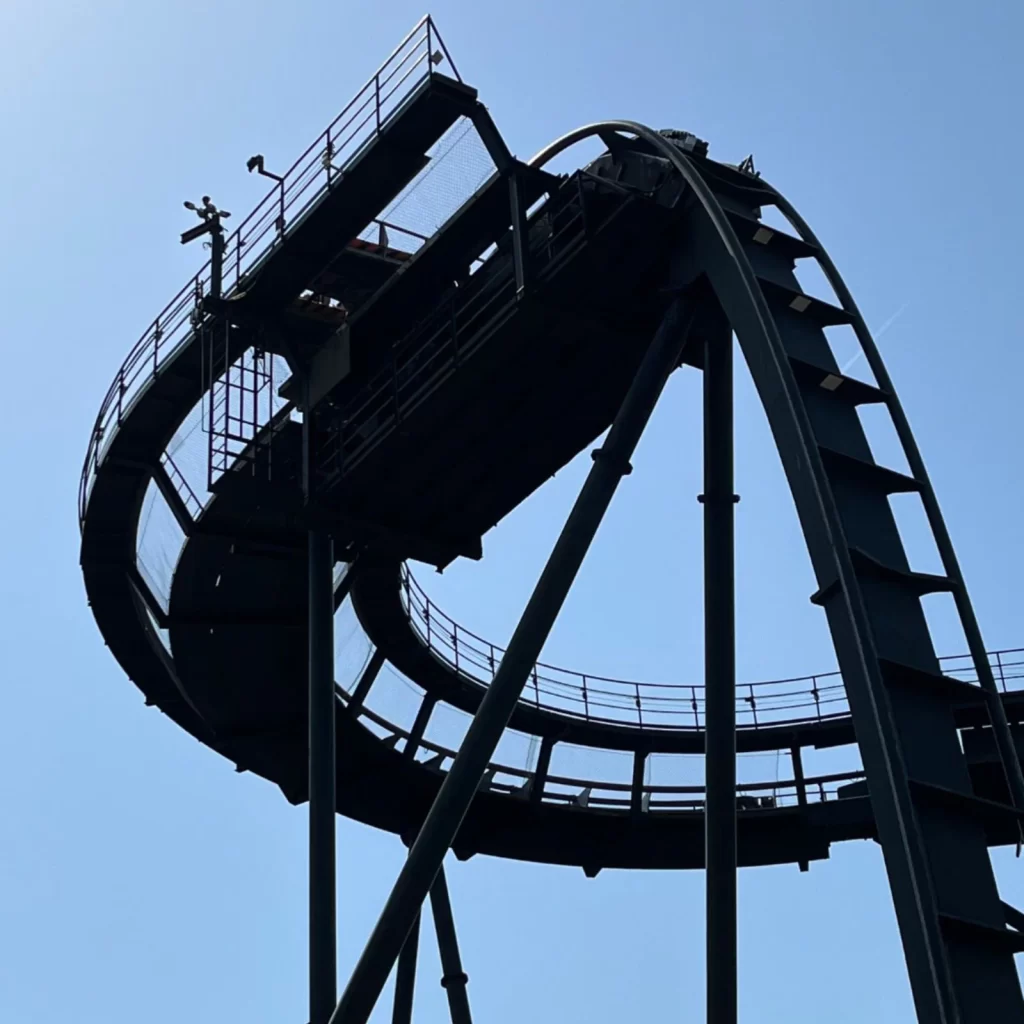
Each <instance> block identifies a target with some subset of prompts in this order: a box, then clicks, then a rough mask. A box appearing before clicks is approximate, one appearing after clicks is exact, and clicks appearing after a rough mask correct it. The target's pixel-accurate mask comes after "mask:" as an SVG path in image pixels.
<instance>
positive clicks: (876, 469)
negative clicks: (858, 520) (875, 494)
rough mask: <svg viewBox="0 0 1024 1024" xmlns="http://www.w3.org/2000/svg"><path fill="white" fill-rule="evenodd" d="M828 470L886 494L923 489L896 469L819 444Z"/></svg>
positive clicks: (914, 492)
mask: <svg viewBox="0 0 1024 1024" xmlns="http://www.w3.org/2000/svg"><path fill="white" fill-rule="evenodd" d="M818 451H819V452H820V453H821V457H822V461H823V462H824V463H825V468H826V470H832V471H837V472H839V473H843V474H844V475H846V476H848V477H851V478H853V479H855V480H857V482H858V483H861V484H867V485H869V486H872V487H875V488H877V489H878V490H880V491H882V492H883V493H885V494H916V493H919V492H920V491H921V484H920V483H919V482H918V481H917V480H915V479H914V478H913V477H910V476H906V475H905V474H903V473H898V472H897V471H896V470H894V469H888V468H887V467H886V466H880V465H878V463H877V462H867V461H866V460H865V459H859V458H857V457H856V456H855V455H847V454H846V452H841V451H838V450H837V449H835V448H829V447H827V446H826V445H818Z"/></svg>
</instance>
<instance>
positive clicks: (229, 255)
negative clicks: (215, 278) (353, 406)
mask: <svg viewBox="0 0 1024 1024" xmlns="http://www.w3.org/2000/svg"><path fill="white" fill-rule="evenodd" d="M442 63H445V64H446V65H447V69H449V70H450V72H451V76H452V77H454V78H456V79H457V80H459V81H461V77H460V76H459V73H458V70H457V69H456V67H455V65H454V63H453V62H452V59H451V55H450V54H449V53H448V49H447V47H446V46H445V44H444V41H443V40H442V38H441V35H440V33H439V32H438V31H437V27H436V26H435V25H434V23H433V21H432V19H431V18H430V16H429V15H428V16H426V17H424V18H423V19H422V20H421V21H420V22H419V23H418V24H417V25H416V27H415V28H413V30H412V31H411V32H410V33H409V34H408V35H407V36H406V37H405V39H403V40H402V42H401V43H399V45H398V46H397V47H396V48H395V50H394V51H393V52H392V54H391V55H390V56H389V57H388V59H387V60H386V61H384V63H383V64H382V65H381V66H380V67H379V68H378V69H377V71H376V72H375V73H374V74H373V75H372V76H371V77H370V79H369V80H368V81H367V83H366V85H364V86H363V88H362V89H361V90H360V91H359V92H358V93H357V94H356V96H355V98H354V99H353V100H352V101H351V102H350V103H349V104H348V105H347V106H346V107H345V109H344V110H342V112H341V113H340V114H339V115H338V116H337V117H336V118H335V119H334V120H333V121H332V122H331V123H330V124H329V125H328V126H327V128H326V129H324V131H323V132H321V133H320V135H318V136H317V138H316V139H315V140H314V141H313V142H312V143H311V144H310V145H309V146H308V147H307V149H306V151H305V152H304V153H303V154H302V155H301V156H300V157H299V158H298V159H297V160H296V161H295V163H293V164H292V166H291V167H290V168H288V170H287V171H286V172H285V173H284V174H283V175H282V176H281V177H280V180H279V181H278V182H277V184H275V186H274V188H273V189H271V191H270V192H268V193H267V195H266V196H264V198H263V200H262V201H261V202H260V203H259V204H258V205H257V206H256V208H255V209H254V210H253V211H252V212H251V213H250V214H249V215H248V216H247V217H246V218H245V219H244V220H243V221H242V222H241V224H239V226H238V228H237V229H236V230H235V231H234V233H233V234H231V235H230V236H229V238H228V239H227V240H226V243H225V256H224V281H223V287H224V289H225V291H228V292H230V291H234V290H237V289H238V288H239V286H240V284H241V283H242V281H243V280H244V279H245V277H246V275H248V274H250V273H251V272H252V271H253V270H255V269H256V268H257V266H258V264H260V263H261V262H262V261H263V260H264V259H266V257H267V256H268V255H269V253H270V252H271V251H273V249H274V248H275V246H277V245H279V244H281V242H282V241H283V240H284V238H285V236H286V235H287V233H288V229H289V227H290V226H294V224H295V223H296V222H297V221H298V220H299V219H300V218H301V217H302V216H303V215H304V214H305V213H306V212H307V211H308V210H309V209H310V208H311V207H312V206H313V205H314V204H315V203H317V202H318V201H319V200H320V199H321V198H322V197H323V195H324V194H325V193H326V192H327V191H328V190H329V189H330V188H331V187H332V185H333V183H334V182H335V181H336V180H337V179H338V177H339V176H340V175H341V173H342V172H343V170H344V169H345V167H346V166H347V165H348V164H350V163H351V162H352V160H354V159H355V158H356V157H357V156H358V155H359V154H360V152H361V151H362V150H363V149H364V147H365V146H367V145H369V143H370V142H371V141H372V140H373V139H374V138H375V137H376V136H377V135H378V134H379V133H380V131H381V130H382V129H383V127H384V126H385V125H386V124H388V122H389V121H390V119H391V118H392V117H393V116H394V114H395V113H396V112H397V111H398V110H399V108H400V107H401V105H402V103H403V102H404V101H405V100H406V99H407V98H408V97H409V96H410V95H411V94H412V93H413V91H414V90H415V89H416V88H417V87H419V86H420V85H421V84H422V82H423V81H425V80H426V79H427V78H428V77H429V76H430V75H432V74H433V73H434V69H435V68H436V67H437V66H439V65H441V64H442ZM209 287H210V264H209V262H207V263H206V264H205V265H204V266H203V268H202V269H201V270H200V271H199V272H198V273H197V274H196V275H195V276H194V277H192V278H191V279H190V280H189V281H188V282H187V283H186V284H185V286H184V287H183V288H182V289H181V290H180V291H179V292H178V294H177V295H175V296H174V298H173V299H171V301H170V302H169V303H168V304H167V305H166V306H165V307H164V309H163V310H162V311H161V312H160V314H159V315H158V316H157V317H156V319H155V320H154V321H153V322H152V323H151V324H150V325H149V327H147V329H146V331H145V332H144V333H143V335H142V337H141V338H140V339H139V340H138V341H137V342H136V344H135V346H134V347H133V348H132V350H131V351H130V352H129V354H128V357H127V358H126V359H125V361H124V363H123V364H122V366H121V368H120V369H119V370H118V372H117V376H116V377H115V378H114V381H113V383H112V384H111V386H110V388H109V390H108V391H107V394H106V396H105V397H104V399H103V402H102V404H101V406H100V411H99V414H98V415H97V417H96V422H95V425H94V427H93V432H92V436H91V437H90V439H89V446H88V449H87V451H86V457H85V464H84V466H83V469H82V477H81V481H80V485H79V494H78V514H79V523H80V524H81V523H84V520H85V511H86V506H87V504H88V500H89V494H90V491H91V488H92V482H93V480H94V479H95V474H96V471H97V469H98V468H99V464H100V462H101V461H102V459H103V456H104V454H105V452H106V450H107V446H108V445H109V444H110V441H111V439H112V438H113V436H114V434H115V433H116V431H117V429H118V427H120V425H121V423H122V421H123V419H124V416H125V414H126V413H127V412H128V410H129V408H130V407H131V405H132V403H133V402H134V401H135V400H136V399H137V398H138V396H139V394H140V393H141V391H142V390H143V388H144V387H145V386H146V385H147V384H148V383H149V382H150V381H151V380H153V379H154V378H155V377H156V376H157V375H158V374H159V373H160V370H161V369H162V368H163V367H164V366H165V365H166V364H167V363H168V362H169V360H171V359H172V358H173V357H174V356H175V355H176V354H177V353H178V352H179V350H180V349H181V348H182V347H183V346H184V345H185V343H186V341H187V340H188V338H189V337H190V336H191V335H192V334H193V332H194V331H195V330H196V328H198V327H199V326H200V325H201V324H202V322H203V317H204V314H203V312H202V301H203V298H204V296H205V295H206V294H207V292H208V291H209Z"/></svg>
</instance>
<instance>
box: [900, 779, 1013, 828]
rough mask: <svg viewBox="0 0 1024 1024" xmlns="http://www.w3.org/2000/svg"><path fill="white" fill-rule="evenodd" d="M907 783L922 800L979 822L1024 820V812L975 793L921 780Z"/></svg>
mask: <svg viewBox="0 0 1024 1024" xmlns="http://www.w3.org/2000/svg"><path fill="white" fill-rule="evenodd" d="M907 781H908V782H909V783H910V788H911V792H914V793H916V794H918V795H919V796H920V797H921V798H922V799H924V800H927V801H928V802H930V803H932V804H934V805H936V806H940V807H945V808H948V809H949V810H953V811H956V812H958V813H960V814H964V815H966V816H967V817H970V818H974V819H976V820H978V821H982V822H996V823H1003V822H1006V821H1007V820H1011V821H1021V820H1024V810H1019V809H1018V808H1016V807H1014V806H1012V805H1011V804H1004V803H1000V802H999V801H997V800H987V799H986V798H985V797H980V796H975V795H974V794H973V793H964V792H961V791H960V790H958V789H949V788H948V787H946V786H937V785H935V784H933V783H931V782H922V781H921V780H920V779H908V780H907Z"/></svg>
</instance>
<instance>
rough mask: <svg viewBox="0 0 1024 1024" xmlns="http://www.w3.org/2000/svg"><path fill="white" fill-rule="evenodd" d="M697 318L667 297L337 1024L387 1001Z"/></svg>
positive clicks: (353, 1022) (359, 1021) (361, 1020)
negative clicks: (392, 978) (404, 951)
mask: <svg viewBox="0 0 1024 1024" xmlns="http://www.w3.org/2000/svg"><path fill="white" fill-rule="evenodd" d="M691 323H692V312H691V309H690V307H689V306H688V305H687V304H686V303H685V301H684V300H683V299H682V298H675V299H673V300H672V302H671V303H670V305H669V307H668V310H667V312H666V313H665V316H664V318H663V319H662V322H661V325H660V326H659V327H658V330H657V332H656V333H655V335H654V338H653V340H652V341H651V344H650V347H649V348H648V350H647V352H646V354H645V355H644V358H643V361H642V362H641V364H640V367H639V369H638V370H637V373H636V376H635V378H634V379H633V381H632V383H631V384H630V386H629V390H628V391H627V393H626V396H625V398H624V399H623V402H622V406H621V407H620V409H619V411H618V413H617V415H616V417H615V420H614V422H613V423H612V427H611V430H610V431H609V432H608V436H607V438H606V440H605V443H604V445H603V446H602V448H601V449H600V451H599V452H595V453H594V465H593V466H592V468H591V470H590V472H589V474H588V475H587V479H586V481H585V483H584V485H583V489H582V490H581V491H580V495H579V497H578V498H577V499H576V504H575V505H574V506H573V508H572V511H571V512H570V513H569V518H568V519H567V520H566V523H565V526H564V527H563V528H562V532H561V534H560V536H559V538H558V540H557V542H556V543H555V547H554V550H553V551H552V552H551V556H550V557H549V559H548V562H547V565H546V566H545V567H544V571H543V572H542V573H541V577H540V579H539V580H538V582H537V586H536V587H535V588H534V591H533V594H532V595H531V597H530V600H529V602H528V603H527V606H526V609H525V611H524V612H523V616H522V618H521V619H520V621H519V625H518V626H517V627H516V631H515V633H514V634H513V635H512V639H511V640H510V641H509V645H508V649H507V651H506V652H505V657H504V658H503V659H502V661H501V665H500V666H499V667H498V671H497V673H496V674H495V676H494V680H493V682H492V683H491V685H490V686H489V687H488V688H487V693H486V694H485V696H484V698H483V700H482V701H481V703H480V707H479V709H478V711H477V713H476V715H475V717H474V718H473V721H472V723H471V725H470V727H469V730H468V732H467V733H466V737H465V739H464V740H463V743H462V747H461V749H460V750H459V753H458V755H457V756H456V758H455V761H454V763H453V764H452V767H451V770H450V771H449V772H448V775H447V777H446V778H445V780H444V783H443V784H442V786H441V789H440V791H439V793H438V795H437V798H436V799H435V800H434V803H433V806H432V807H431V808H430V811H429V813H428V814H427V817H426V819H425V820H424V822H423V826H422V828H421V829H420V832H419V835H418V836H417V837H416V841H415V842H414V843H413V845H412V849H411V850H410V851H409V856H408V858H407V859H406V862H405V864H404V866H403V867H402V870H401V872H400V873H399V875H398V879H397V880H396V882H395V886H394V888H393V889H392V891H391V895H390V896H389V897H388V900H387V902H386V903H385V905H384V909H383V911H382V912H381V915H380V918H379V920H378V922H377V926H376V927H375V928H374V930H373V933H372V934H371V935H370V939H369V941H368V942H367V944H366V948H365V950H364V951H363V955H362V956H361V957H360V959H359V962H358V963H357V964H356V967H355V970H354V971H353V972H352V977H351V979H350V980H349V983H348V986H347V987H346V989H345V991H344V993H343V995H342V997H341V1001H340V1002H339V1003H338V1007H337V1009H336V1010H335V1012H334V1014H333V1015H332V1017H331V1020H330V1024H365V1022H366V1021H367V1020H368V1018H369V1016H370V1014H371V1013H372V1012H373V1008H374V1006H375V1005H376V1003H377V999H378V998H379V997H380V993H381V990H382V989H383V988H384V985H385V983H386V981H387V978H388V975H389V974H390V972H391V968H392V965H393V964H394V962H395V959H396V958H397V956H398V954H399V952H400V950H401V948H402V945H403V943H404V942H405V938H406V936H407V935H408V934H409V932H410V930H411V928H412V926H413V923H414V921H415V920H416V915H417V914H418V913H419V911H420V908H421V907H422V905H423V901H424V899H425V898H426V896H427V893H428V892H429V891H430V888H431V886H432V885H433V884H434V879H435V878H436V877H437V874H438V871H439V870H440V868H441V864H442V862H443V860H444V856H445V853H446V852H447V851H448V849H449V847H450V846H451V844H452V842H453V841H454V839H455V836H456V834H457V833H458V830H459V826H460V825H461V824H462V820H463V818H464V817H465V815H466V812H467V811H468V810H469V806H470V804H471V803H472V801H473V797H474V796H475V794H476V791H477V787H478V786H479V783H480V779H481V778H482V777H483V773H484V771H485V770H486V769H487V764H488V761H489V760H490V758H491V756H492V755H493V753H494V750H495V748H496V747H497V745H498V740H499V739H500V738H501V734H502V732H503V731H504V729H505V727H506V725H507V724H508V721H509V718H510V717H511V716H512V712H513V710H514V709H515V706H516V702H517V701H518V700H519V697H520V695H521V694H522V691H523V687H524V686H525V685H526V681H527V679H528V677H529V673H530V670H531V669H532V667H533V665H534V663H535V662H536V660H537V658H538V656H539V655H540V652H541V648H542V647H543V646H544V642H545V641H546V640H547V637H548V634H549V633H550V631H551V627H552V626H553V625H554V622H555V619H556V617H557V616H558V613H559V611H560V610H561V607H562V605H563V603H564V602H565V599H566V596H567V595H568V593H569V589H570V587H571V586H572V582H573V580H574V579H575V577H576V574H577V572H578V571H579V569H580V566H581V565H582V564H583V559H584V557H585V556H586V553H587V550H588V549H589V547H590V544H591V542H592V541H593V539H594V536H595V534H596V533H597V530H598V527H599V526H600V525H601V520H602V519H603V518H604V514H605V512H606V511H607V509H608V506H609V504H610V503H611V500H612V497H613V496H614V494H615V490H616V488H617V487H618V485H619V481H620V480H621V479H622V477H623V476H624V475H625V474H626V473H627V472H628V471H629V460H630V458H631V457H632V455H633V452H634V450H635V448H636V446H637V443H638V442H639V440H640V435H641V434H642V433H643V430H644V428H645V427H646V426H647V422H648V420H649V419H650V417H651V413H652V412H653V410H654V406H655V404H656V403H657V401H658V398H659V397H660V395H661V392H662V390H663V389H664V387H665V383H666V382H667V380H668V378H669V375H670V374H671V373H672V371H673V370H674V369H675V368H676V367H677V366H678V365H679V362H680V358H681V356H682V350H683V346H684V344H685V341H686V337H687V335H688V333H689V328H690V325H691Z"/></svg>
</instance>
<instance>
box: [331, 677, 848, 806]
mask: <svg viewBox="0 0 1024 1024" xmlns="http://www.w3.org/2000/svg"><path fill="white" fill-rule="evenodd" d="M338 695H339V697H340V698H341V699H342V701H343V702H345V703H348V702H349V701H350V699H351V695H350V694H349V693H348V691H346V690H344V689H342V688H341V687H338ZM354 713H355V714H356V716H357V717H358V718H360V719H361V720H362V721H363V722H364V724H366V725H367V726H368V727H370V728H371V731H372V732H374V734H375V735H377V736H378V738H379V739H381V740H384V741H386V742H387V743H388V744H389V745H391V746H398V745H399V744H401V745H402V746H403V747H404V746H406V745H407V744H408V743H409V742H415V751H414V753H415V756H416V758H417V760H418V761H419V762H420V763H421V764H423V765H425V766H427V767H429V768H431V769H432V770H435V771H437V772H439V773H443V772H446V771H447V770H448V769H449V768H450V767H451V763H452V761H453V760H454V759H455V755H456V751H455V750H453V749H451V748H449V747H445V746H441V745H440V744H438V743H435V742H433V741H432V740H430V739H429V738H426V737H424V738H421V739H419V740H418V741H411V738H410V733H409V731H408V730H406V729H403V728H401V727H400V726H397V725H395V724H394V723H392V722H391V721H389V720H388V719H387V718H385V717H384V716H382V715H380V714H378V713H377V712H375V711H373V710H371V709H370V708H368V707H366V706H365V704H360V705H359V706H358V708H356V709H355V712H354ZM864 778H865V775H864V772H863V770H855V771H848V772H837V773H831V774H827V775H813V776H809V777H807V778H803V777H798V778H791V779H790V778H776V779H774V780H772V779H765V780H761V781H758V782H741V783H738V784H737V786H736V808H737V810H738V811H740V812H744V811H765V810H773V809H775V808H780V807H805V806H807V805H809V804H818V803H827V802H829V801H833V800H837V799H841V798H842V797H843V796H844V795H852V794H853V793H855V792H857V790H856V789H855V788H854V789H851V790H849V791H847V790H846V787H849V786H855V784H856V783H858V782H862V781H863V780H864ZM536 782H537V780H536V773H535V772H534V771H532V770H531V769H530V767H529V766H527V765H509V764H503V763H499V762H491V763H490V764H488V766H487V770H486V771H485V773H484V783H483V786H484V787H485V788H487V789H489V790H491V791H492V792H495V793H501V794H506V795H520V796H525V795H527V794H528V793H529V792H530V787H531V786H532V785H536ZM542 785H543V789H542V792H541V797H540V798H541V799H542V800H543V801H544V802H545V803H554V804H564V805H575V806H577V807H591V806H593V807H600V808H602V809H608V810H622V811H626V810H629V809H630V808H631V807H632V805H633V789H634V787H633V785H632V783H630V782H627V781H625V780H623V781H614V780H607V779H590V778H585V777H581V776H566V775H559V774H548V775H546V776H545V777H544V779H543V782H542ZM639 796H640V803H641V808H640V809H641V810H642V811H643V812H645V813H650V812H658V811H676V812H678V811H693V812H701V811H703V809H704V800H705V788H704V786H702V785H657V784H651V783H644V784H643V785H642V786H641V787H640V790H639Z"/></svg>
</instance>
